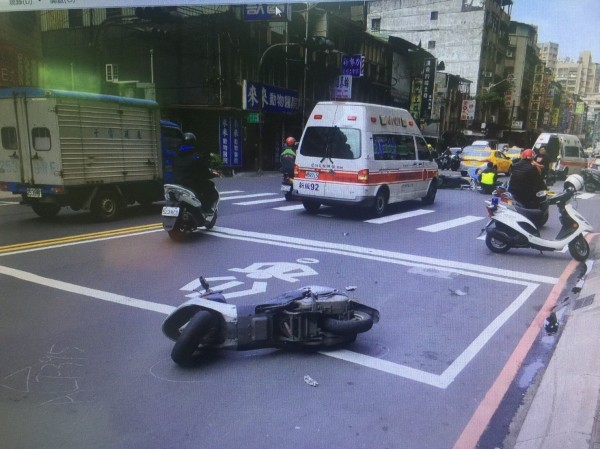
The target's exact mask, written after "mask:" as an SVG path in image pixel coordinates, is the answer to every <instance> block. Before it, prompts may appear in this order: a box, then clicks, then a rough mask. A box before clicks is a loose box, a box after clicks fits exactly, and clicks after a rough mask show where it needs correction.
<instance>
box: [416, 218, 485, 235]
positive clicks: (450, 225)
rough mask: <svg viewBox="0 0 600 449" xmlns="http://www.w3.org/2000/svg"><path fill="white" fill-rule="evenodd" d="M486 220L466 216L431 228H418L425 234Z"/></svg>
mask: <svg viewBox="0 0 600 449" xmlns="http://www.w3.org/2000/svg"><path fill="white" fill-rule="evenodd" d="M484 218H485V217H475V216H473V215H466V216H464V217H460V218H455V219H454V220H448V221H443V222H441V223H437V224H433V225H430V226H423V227H422V228H417V230H418V231H425V232H440V231H445V230H447V229H450V228H456V227H458V226H463V225H466V224H469V223H474V222H476V221H480V220H483V219H484Z"/></svg>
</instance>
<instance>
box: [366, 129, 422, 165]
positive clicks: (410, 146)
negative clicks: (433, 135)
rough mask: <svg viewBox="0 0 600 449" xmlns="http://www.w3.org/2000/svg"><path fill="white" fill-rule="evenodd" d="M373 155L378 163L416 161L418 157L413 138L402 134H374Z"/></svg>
mask: <svg viewBox="0 0 600 449" xmlns="http://www.w3.org/2000/svg"><path fill="white" fill-rule="evenodd" d="M373 154H374V157H375V160H376V161H389V160H395V161H406V160H414V159H415V158H416V156H415V143H414V140H413V136H407V135H400V134H374V135H373Z"/></svg>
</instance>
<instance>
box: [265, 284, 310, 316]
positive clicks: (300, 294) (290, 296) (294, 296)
mask: <svg viewBox="0 0 600 449" xmlns="http://www.w3.org/2000/svg"><path fill="white" fill-rule="evenodd" d="M308 295H310V291H308V290H307V289H305V288H299V289H297V290H291V291H289V292H285V293H282V294H281V295H278V296H275V297H274V298H271V299H269V300H268V301H265V302H263V303H261V304H258V305H256V307H255V309H254V310H255V312H256V313H261V312H266V311H268V310H270V309H280V308H285V307H286V306H288V305H290V304H292V303H293V302H294V301H297V300H299V299H303V298H306V297H307V296H308Z"/></svg>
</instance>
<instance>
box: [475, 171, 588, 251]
mask: <svg viewBox="0 0 600 449" xmlns="http://www.w3.org/2000/svg"><path fill="white" fill-rule="evenodd" d="M582 188H583V178H582V177H581V176H579V175H570V176H569V177H568V178H567V179H566V180H565V182H564V189H565V190H564V191H563V192H562V193H559V194H557V195H555V196H554V197H552V198H549V199H548V204H556V206H557V207H558V210H559V213H560V223H561V225H562V227H561V229H560V231H559V233H558V235H557V236H556V238H555V239H554V240H548V239H545V238H542V237H541V236H540V232H539V230H538V228H537V227H536V226H535V225H534V224H533V223H532V222H531V220H529V219H527V218H526V217H525V216H524V215H521V214H519V213H518V212H517V211H516V210H515V209H514V208H511V207H509V206H506V205H504V204H503V203H502V202H501V201H500V199H499V198H498V197H493V198H492V199H491V200H490V201H486V209H487V212H488V216H489V217H490V221H489V222H488V223H487V224H486V226H485V228H484V229H482V232H486V237H485V244H486V245H487V247H488V248H489V249H490V251H492V252H494V253H505V252H507V251H508V250H509V249H511V248H532V249H537V250H539V251H560V250H562V249H564V248H565V247H567V246H568V248H569V252H570V253H571V256H572V257H573V258H574V259H575V260H577V261H584V260H586V259H587V258H588V257H589V255H590V246H589V244H588V242H587V240H586V239H585V237H584V233H586V232H591V231H592V230H593V229H592V226H591V225H590V224H589V223H588V222H587V220H586V219H585V218H583V217H582V216H581V215H580V214H579V213H578V212H577V211H575V209H573V207H572V206H571V205H570V204H568V202H569V200H571V198H573V196H575V194H576V192H577V191H578V190H581V189H582Z"/></svg>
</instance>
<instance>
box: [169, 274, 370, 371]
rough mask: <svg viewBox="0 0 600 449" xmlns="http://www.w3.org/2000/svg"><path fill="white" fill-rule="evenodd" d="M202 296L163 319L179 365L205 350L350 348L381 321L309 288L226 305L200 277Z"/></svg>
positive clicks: (336, 294)
mask: <svg viewBox="0 0 600 449" xmlns="http://www.w3.org/2000/svg"><path fill="white" fill-rule="evenodd" d="M199 280H200V284H201V285H202V288H203V289H204V290H203V291H201V292H199V296H198V297H195V298H192V299H190V300H188V301H186V302H185V303H183V304H181V305H180V306H179V307H177V309H175V310H174V311H173V312H172V313H171V314H170V315H169V316H168V317H167V319H166V320H165V322H164V323H163V325H162V331H163V333H164V334H165V335H166V336H167V337H168V338H169V339H171V340H173V341H175V345H174V346H173V349H172V351H171V358H172V359H173V361H174V362H175V363H177V364H179V365H190V364H193V363H196V362H198V361H199V360H200V359H201V357H202V354H203V351H204V350H207V349H233V350H237V351H244V350H250V349H261V348H287V349H319V348H324V347H332V346H338V345H341V344H345V343H351V342H353V341H354V340H355V339H356V336H357V334H360V333H362V332H366V331H368V330H369V329H371V327H372V326H373V323H376V322H377V321H379V312H378V311H377V310H376V309H373V308H372V307H369V306H366V305H364V304H361V303H359V302H358V301H356V300H354V299H350V298H349V297H348V295H346V294H345V293H343V292H341V291H339V290H336V289H334V288H330V287H318V286H308V287H303V288H300V289H298V290H292V291H289V292H286V293H283V294H282V295H279V296H277V297H275V298H273V299H271V300H268V301H265V302H263V303H259V304H252V305H234V304H227V302H226V301H225V297H224V296H223V294H222V293H221V292H215V291H212V290H211V289H210V287H209V285H208V282H206V280H205V279H204V278H202V277H201V278H200V279H199Z"/></svg>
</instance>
